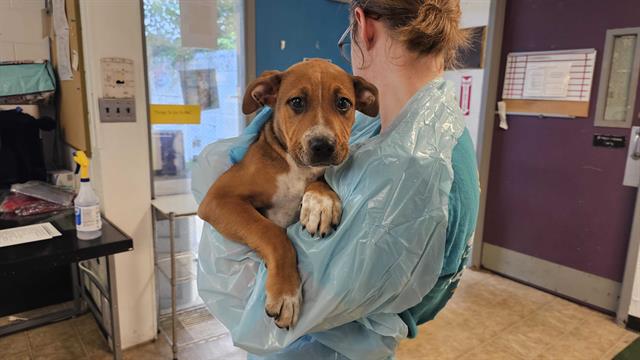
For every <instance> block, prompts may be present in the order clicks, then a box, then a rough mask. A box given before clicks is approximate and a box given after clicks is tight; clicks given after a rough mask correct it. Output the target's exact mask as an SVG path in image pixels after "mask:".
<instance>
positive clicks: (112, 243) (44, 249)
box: [0, 197, 133, 275]
mask: <svg viewBox="0 0 640 360" xmlns="http://www.w3.org/2000/svg"><path fill="white" fill-rule="evenodd" d="M0 199H1V197H0ZM42 222H51V223H52V224H53V225H54V226H55V227H56V228H57V229H58V230H59V231H60V232H61V233H62V236H57V237H54V238H52V239H48V240H42V241H35V242H30V243H26V244H20V245H13V246H6V247H0V275H11V274H13V273H14V272H16V271H20V270H22V269H33V268H37V267H49V266H56V265H62V264H69V263H73V262H77V261H81V260H87V259H93V258H97V257H102V256H107V255H113V254H117V253H121V252H125V251H130V250H133V241H132V239H131V237H129V236H128V235H126V234H125V233H124V232H122V231H121V230H120V229H118V228H116V227H115V226H114V225H113V224H111V223H110V222H109V221H108V220H107V219H105V218H104V217H103V218H102V236H101V237H99V238H97V239H93V240H80V239H78V238H77V236H76V229H75V224H74V214H73V209H69V210H64V211H60V212H56V213H51V214H43V215H36V216H28V217H17V216H10V215H7V214H2V215H1V216H0V229H7V228H12V227H16V226H23V225H30V224H36V223H42Z"/></svg>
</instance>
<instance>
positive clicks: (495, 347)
mask: <svg viewBox="0 0 640 360" xmlns="http://www.w3.org/2000/svg"><path fill="white" fill-rule="evenodd" d="M460 359H461V360H523V359H524V358H523V357H521V356H520V355H519V354H518V353H514V352H513V351H511V349H510V348H506V347H503V346H501V345H500V344H496V343H487V344H485V345H483V346H481V347H479V348H476V349H474V350H472V351H471V352H468V353H466V354H464V355H462V356H461V357H460Z"/></svg>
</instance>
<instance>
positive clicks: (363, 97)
mask: <svg viewBox="0 0 640 360" xmlns="http://www.w3.org/2000/svg"><path fill="white" fill-rule="evenodd" d="M352 78H353V88H354V90H355V92H356V110H358V111H360V112H361V113H363V114H365V115H367V116H378V112H379V111H380V103H379V100H378V88H376V86H375V85H373V84H372V83H370V82H368V81H367V80H365V79H364V78H362V77H360V76H352Z"/></svg>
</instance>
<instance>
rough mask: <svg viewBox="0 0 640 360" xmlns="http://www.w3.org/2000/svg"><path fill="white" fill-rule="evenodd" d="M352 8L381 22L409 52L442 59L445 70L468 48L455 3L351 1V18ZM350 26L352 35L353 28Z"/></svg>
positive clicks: (440, 0) (442, 0)
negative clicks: (438, 56)
mask: <svg viewBox="0 0 640 360" xmlns="http://www.w3.org/2000/svg"><path fill="white" fill-rule="evenodd" d="M356 8H361V9H362V11H363V12H364V14H365V15H366V16H368V17H371V18H373V19H376V20H380V21H382V22H384V23H385V24H386V25H387V27H388V28H389V30H391V36H392V37H393V38H395V39H397V40H399V41H401V42H402V43H403V44H404V45H405V47H406V48H407V49H408V50H409V51H412V52H414V53H416V54H418V55H443V57H444V61H445V66H447V67H453V66H455V64H456V59H457V55H458V52H459V51H460V50H461V49H464V48H466V47H468V46H469V33H468V31H466V30H463V29H460V17H461V15H462V11H461V10H460V1H459V0H352V1H351V14H352V17H353V13H354V12H355V9H356ZM352 26H353V30H354V31H355V30H356V29H357V24H356V23H353V25H352ZM354 43H356V45H357V46H358V47H359V45H358V44H357V42H356V40H354Z"/></svg>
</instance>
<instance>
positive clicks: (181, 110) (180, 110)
mask: <svg viewBox="0 0 640 360" xmlns="http://www.w3.org/2000/svg"><path fill="white" fill-rule="evenodd" d="M149 111H150V113H151V114H150V116H149V118H150V119H151V123H152V124H200V105H157V104H151V106H150V107H149Z"/></svg>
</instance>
